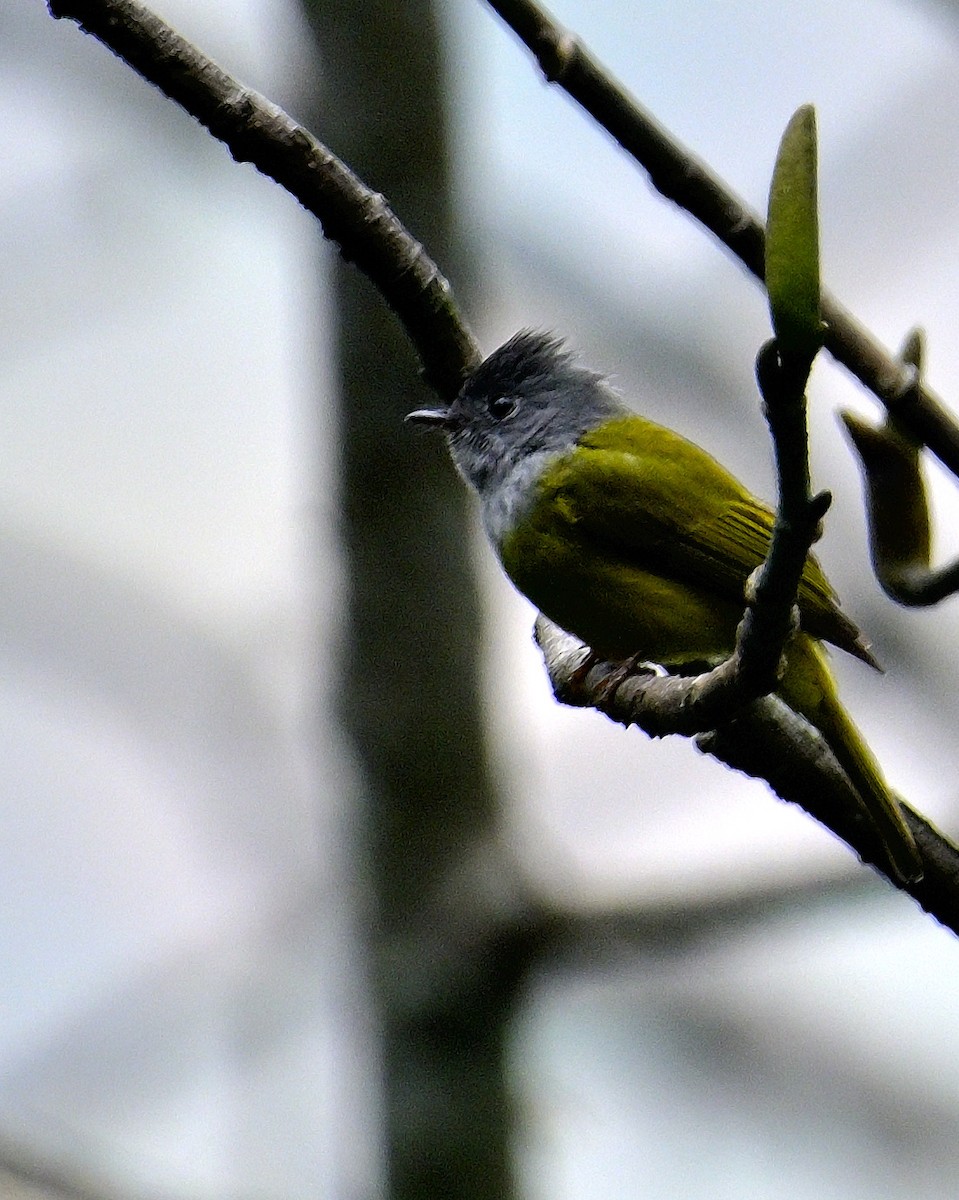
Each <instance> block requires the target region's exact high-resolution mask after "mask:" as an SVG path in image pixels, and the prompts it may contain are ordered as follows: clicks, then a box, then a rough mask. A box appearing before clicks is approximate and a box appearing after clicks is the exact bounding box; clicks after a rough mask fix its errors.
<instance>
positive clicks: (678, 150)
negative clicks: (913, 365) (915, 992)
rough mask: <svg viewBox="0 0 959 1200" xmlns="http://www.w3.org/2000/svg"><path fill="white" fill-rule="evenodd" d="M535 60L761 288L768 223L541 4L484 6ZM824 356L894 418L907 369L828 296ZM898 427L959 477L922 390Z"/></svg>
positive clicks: (950, 445)
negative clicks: (926, 447)
mask: <svg viewBox="0 0 959 1200" xmlns="http://www.w3.org/2000/svg"><path fill="white" fill-rule="evenodd" d="M487 3H488V4H489V5H490V7H491V8H492V9H494V10H495V12H497V13H498V14H499V15H500V17H502V19H503V20H504V21H505V22H506V24H507V25H509V27H510V28H511V29H512V30H513V31H514V32H515V33H516V34H517V35H518V36H519V38H520V39H521V41H523V42H524V43H525V44H526V46H527V47H528V48H529V49H530V50H531V51H532V53H533V55H534V56H535V58H536V60H537V62H538V64H539V66H540V69H541V70H542V72H543V75H544V76H545V77H546V79H547V80H548V81H549V82H550V83H557V84H559V86H560V87H562V88H563V89H564V90H565V91H566V92H567V93H568V94H569V95H570V96H571V97H572V98H573V99H574V100H576V102H577V103H578V104H580V105H581V106H582V107H583V108H584V109H585V110H586V112H588V113H589V114H590V116H592V117H593V118H594V119H595V120H596V121H597V122H598V123H599V124H600V125H601V126H602V127H603V128H604V129H605V130H606V131H607V132H608V133H610V134H611V135H612V136H613V137H614V138H615V140H616V141H617V142H618V143H619V144H620V145H621V146H622V147H623V149H624V150H625V151H626V152H627V153H628V154H630V155H632V157H633V158H634V159H635V160H636V161H637V162H638V163H639V164H640V165H641V166H642V167H644V168H645V170H646V171H647V172H648V174H649V178H650V182H651V183H652V185H653V187H655V188H656V190H657V191H658V192H660V193H661V194H662V195H663V196H665V197H666V199H668V200H672V201H673V202H674V203H675V204H678V205H679V206H680V207H681V208H683V209H684V210H685V211H686V212H688V213H689V214H690V215H691V216H693V217H695V218H696V220H698V221H699V222H700V224H702V225H704V226H705V227H706V228H707V229H709V230H710V231H711V232H712V233H713V234H715V236H716V237H717V238H718V239H719V240H720V241H721V242H722V243H723V244H724V245H725V246H727V247H728V248H729V249H730V250H731V251H732V252H733V253H734V254H735V255H736V256H737V258H739V259H740V261H741V262H742V263H743V264H744V265H745V266H746V267H747V269H748V270H749V271H751V272H752V274H753V275H755V276H756V278H757V279H758V280H759V281H760V283H762V281H763V274H764V263H763V260H764V252H763V242H764V231H763V226H762V222H761V221H760V220H759V218H758V217H757V216H756V215H755V213H753V212H752V211H751V210H750V209H749V208H748V207H747V206H746V205H745V204H744V203H743V201H742V200H740V199H739V197H738V196H736V195H735V193H734V192H733V191H732V190H731V189H730V188H729V187H728V186H727V185H726V184H725V183H724V182H723V181H722V180H721V179H720V178H719V177H718V176H717V175H715V174H714V173H713V172H712V171H711V170H710V169H709V168H708V167H707V166H706V165H705V164H704V163H703V162H701V161H700V160H699V159H698V158H697V157H696V156H695V155H694V154H692V153H691V152H690V151H689V150H688V149H687V148H686V147H685V146H683V145H682V143H681V142H679V141H678V140H677V139H676V138H675V137H673V135H672V134H671V133H670V132H669V131H668V130H667V129H665V128H664V127H663V126H662V125H661V124H660V123H659V122H658V121H657V120H656V119H655V117H653V115H652V114H651V113H650V112H648V111H647V110H646V109H645V108H643V106H642V105H641V104H640V103H639V101H638V100H636V99H635V97H634V96H632V95H631V94H630V93H629V92H628V91H627V90H626V89H625V88H624V87H623V86H622V84H621V83H619V82H618V81H617V80H616V79H615V78H614V77H613V75H612V74H611V73H610V72H609V71H607V70H606V69H605V68H604V67H603V66H602V64H601V63H599V62H598V61H597V60H596V59H595V58H594V57H593V56H592V55H591V54H590V52H589V51H588V50H587V49H586V47H585V46H584V45H583V44H582V42H580V41H579V39H578V38H576V37H575V36H574V35H572V34H571V33H569V32H568V31H567V30H565V29H563V28H562V26H560V25H559V24H558V22H556V21H555V20H554V19H553V17H552V16H551V15H550V14H549V13H548V12H547V11H546V10H545V9H544V8H543V7H542V6H541V5H539V4H537V3H536V2H535V0H487ZM822 317H823V320H824V322H825V324H826V331H825V348H826V349H827V350H828V351H829V353H830V354H831V355H832V356H833V358H835V359H836V361H837V362H840V363H842V365H843V366H844V367H846V368H847V369H848V370H849V371H850V372H851V373H852V374H853V375H855V376H856V378H857V379H859V380H860V382H861V383H863V384H864V385H865V386H866V387H867V388H868V389H869V390H870V391H871V392H873V393H874V394H875V395H876V396H877V397H878V398H879V399H880V400H881V401H882V402H883V404H885V405H886V407H887V408H889V409H890V411H893V410H895V408H896V405H897V404H898V403H899V402H900V400H901V397H902V395H903V392H904V389H905V388H906V387H907V385H908V382H909V379H908V375H907V374H906V369H905V368H904V366H903V364H902V363H901V362H899V361H898V360H897V359H896V358H895V357H893V356H892V355H890V354H889V353H888V352H887V351H886V350H885V349H884V347H883V346H882V345H881V344H880V343H879V342H878V341H877V340H876V339H875V338H874V337H873V336H872V334H871V333H869V331H868V330H867V329H865V327H864V326H862V325H861V324H860V323H859V322H858V321H857V320H856V319H855V317H853V316H852V314H851V313H850V312H849V311H848V310H847V309H846V308H844V307H843V305H841V304H840V303H839V301H838V300H836V299H835V298H834V297H833V296H830V295H829V294H828V293H827V292H824V293H823V296H822ZM902 421H903V423H904V424H906V425H908V428H909V429H910V431H911V432H912V433H913V435H914V436H915V437H916V438H917V439H919V440H920V441H921V442H922V443H923V444H924V445H926V446H928V447H929V449H930V450H931V451H932V453H933V454H935V455H936V456H937V458H939V459H940V460H941V462H942V463H943V464H944V465H945V466H946V467H948V468H949V470H950V471H951V472H952V473H953V475H955V476H957V477H959V424H957V422H956V421H955V419H954V418H953V416H952V415H951V413H950V412H949V411H948V409H947V408H946V407H945V405H944V404H943V402H942V400H941V399H940V397H939V396H937V395H936V393H935V392H933V391H932V390H931V389H930V388H929V387H927V386H925V385H923V388H922V391H921V394H920V396H919V397H918V400H917V401H916V403H914V404H911V405H910V406H909V410H908V412H906V411H903V413H902Z"/></svg>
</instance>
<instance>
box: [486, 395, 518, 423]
mask: <svg viewBox="0 0 959 1200" xmlns="http://www.w3.org/2000/svg"><path fill="white" fill-rule="evenodd" d="M488 407H489V415H490V416H491V417H492V418H493V420H494V421H505V420H506V418H507V417H511V416H512V415H513V413H514V412H516V410H517V408H519V404H518V402H517V401H516V400H515V399H514V398H513V397H512V396H494V397H493V399H492V400H490V402H489V405H488Z"/></svg>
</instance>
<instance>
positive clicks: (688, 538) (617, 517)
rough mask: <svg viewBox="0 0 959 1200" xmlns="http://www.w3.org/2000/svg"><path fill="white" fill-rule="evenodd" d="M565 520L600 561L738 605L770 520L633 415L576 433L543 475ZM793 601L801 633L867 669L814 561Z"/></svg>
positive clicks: (695, 451)
mask: <svg viewBox="0 0 959 1200" xmlns="http://www.w3.org/2000/svg"><path fill="white" fill-rule="evenodd" d="M546 486H547V487H548V488H549V490H550V491H554V492H555V495H554V497H553V502H554V503H555V505H556V506H557V509H558V511H560V512H561V513H562V514H563V517H564V519H565V520H566V521H567V522H569V523H570V524H571V525H572V526H573V527H575V529H577V530H578V531H579V533H580V535H581V536H585V537H587V538H588V539H589V540H590V541H591V543H592V544H594V545H597V544H598V545H601V546H602V547H604V548H605V551H606V553H607V554H609V555H611V556H613V557H615V558H618V559H621V560H625V561H628V562H632V563H634V564H636V565H637V566H641V567H642V568H643V569H644V570H647V571H655V572H657V573H661V574H662V575H663V576H665V577H666V578H669V579H674V580H677V581H682V582H684V583H688V584H691V585H693V586H696V587H697V588H699V589H701V590H703V591H706V592H707V593H711V594H714V595H716V596H717V597H719V596H721V597H723V598H725V599H732V600H735V601H736V602H741V601H742V600H743V599H744V588H745V583H746V579H747V578H748V576H749V574H750V573H751V572H752V571H754V570H755V569H756V567H758V566H759V565H760V563H761V562H762V561H763V559H764V558H765V557H766V554H767V552H768V550H769V544H770V540H771V538H772V529H773V523H774V515H773V512H772V510H771V509H770V508H768V507H767V506H766V505H765V504H763V503H762V502H761V501H759V500H757V499H755V497H753V496H752V495H751V494H750V493H749V492H748V491H747V490H746V489H745V488H744V487H743V485H742V484H741V483H740V482H739V481H738V480H737V479H736V478H735V477H734V476H733V475H731V474H730V473H729V472H728V471H727V470H726V469H725V468H724V467H722V466H721V465H720V464H719V463H718V462H717V461H716V460H715V459H714V458H712V456H711V455H709V454H707V453H706V451H704V450H702V449H701V448H700V447H699V446H697V445H695V444H694V443H693V442H690V441H688V440H687V439H686V438H683V437H682V436H681V435H679V434H677V433H674V432H673V431H672V430H669V429H665V428H663V427H662V426H660V425H656V424H655V423H653V422H651V421H647V420H645V419H644V418H642V417H638V416H628V417H624V418H621V419H619V420H616V421H614V422H608V423H607V424H606V425H605V426H603V427H601V429H600V430H598V431H595V432H593V433H589V434H586V435H584V436H583V437H582V438H581V439H580V442H579V445H578V446H577V449H576V450H575V451H574V452H573V453H572V454H570V455H568V456H566V457H564V458H563V459H561V460H560V461H559V462H558V463H557V464H556V465H555V467H554V468H553V469H552V470H551V471H550V472H549V478H548V480H547V481H546ZM797 602H798V605H799V610H800V616H801V620H802V624H803V626H804V628H806V629H808V631H809V632H810V633H812V634H813V635H814V636H816V637H821V638H825V639H826V640H828V641H831V642H833V643H834V644H835V645H837V646H840V647H841V648H842V649H844V650H848V651H849V652H850V653H852V654H855V655H856V656H857V657H859V658H862V659H863V660H864V661H867V662H870V661H873V660H872V659H871V656H870V655H869V651H868V648H867V646H866V644H865V643H864V642H863V641H862V639H861V637H860V635H859V631H858V630H857V629H856V627H855V625H853V623H852V622H851V621H850V620H849V619H848V618H847V617H846V616H845V615H844V614H843V613H842V612H840V610H839V607H838V603H837V598H836V594H835V592H834V590H833V588H832V587H831V585H830V584H829V581H828V580H827V579H826V576H825V574H824V573H823V571H822V568H821V567H820V566H819V563H818V562H817V561H816V559H815V558H814V557H813V556H812V555H810V556H809V558H808V559H807V560H806V566H805V569H804V571H803V576H802V580H801V582H800V585H799V591H798V597H797Z"/></svg>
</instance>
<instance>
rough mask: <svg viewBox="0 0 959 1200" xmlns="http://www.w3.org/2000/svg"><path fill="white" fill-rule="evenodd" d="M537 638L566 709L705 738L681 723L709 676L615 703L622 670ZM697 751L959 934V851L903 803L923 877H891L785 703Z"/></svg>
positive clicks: (655, 684) (758, 703)
mask: <svg viewBox="0 0 959 1200" xmlns="http://www.w3.org/2000/svg"><path fill="white" fill-rule="evenodd" d="M536 638H537V641H538V642H539V645H540V647H541V649H542V651H543V656H544V658H545V660H546V668H547V671H548V672H549V678H550V683H551V684H552V687H553V692H554V695H555V696H556V698H557V699H558V700H559V701H560V702H561V703H564V704H571V705H573V706H578V707H593V708H598V709H599V710H600V711H601V712H603V713H605V714H606V716H608V717H609V718H610V719H611V720H613V721H616V722H617V723H619V724H621V725H625V726H629V725H637V726H639V728H641V729H643V730H644V731H645V732H646V733H648V734H649V735H650V736H651V737H661V736H663V735H665V734H667V733H674V732H675V733H685V734H690V733H693V732H695V731H696V726H695V724H689V725H687V724H684V722H683V720H682V717H681V714H682V711H683V703H684V697H685V696H689V695H690V694H692V695H695V691H696V688H697V687H701V686H704V685H703V684H702V682H701V681H702V680H705V679H708V676H701V677H699V678H698V679H683V678H680V677H677V676H665V677H663V676H657V675H654V674H653V673H652V672H650V673H649V674H647V675H646V676H644V677H642V678H636V677H630V679H629V680H628V681H627V682H626V683H624V684H622V685H621V686H619V687H617V688H616V689H615V692H614V693H613V694H608V693H607V691H606V685H607V683H608V680H609V677H610V673H611V671H615V670H616V667H615V666H614V665H613V664H609V663H596V662H595V660H592V661H588V660H589V651H588V650H587V649H586V647H584V646H583V645H582V643H580V642H578V641H577V640H576V638H574V637H572V636H571V635H570V634H568V633H565V632H563V631H562V630H561V629H559V628H558V627H557V626H555V625H552V624H551V623H550V622H548V621H547V620H546V619H545V618H544V617H542V616H541V617H539V618H538V619H537V623H536ZM724 665H725V664H724ZM584 670H585V674H584ZM710 674H713V673H712V672H711V673H710ZM597 701H598V702H597ZM674 714H678V715H677V719H676V720H674V721H671V720H667V718H670V717H672V716H673V715H674ZM696 744H697V746H698V747H699V749H700V750H702V751H703V752H704V753H707V754H710V755H712V756H713V758H716V759H718V760H719V761H720V762H722V763H725V764H726V765H727V766H729V767H732V768H734V769H735V770H737V771H741V772H743V773H744V774H745V775H749V776H751V777H752V778H754V779H762V780H764V781H765V782H766V783H768V784H769V786H770V787H771V788H772V790H773V791H774V792H775V793H776V795H778V796H779V797H780V798H781V799H783V800H786V801H788V802H790V803H792V804H797V805H799V807H800V808H802V809H804V810H805V811H806V812H807V813H809V814H810V816H812V817H815V819H816V820H817V821H819V822H820V824H822V825H824V826H825V827H826V828H827V829H830V830H831V831H832V832H833V833H835V834H836V835H837V837H840V838H842V840H843V841H844V842H846V844H847V845H848V846H850V847H851V848H852V849H853V850H854V851H855V852H856V854H858V856H859V857H860V859H861V860H862V861H863V862H864V863H867V864H868V865H870V866H872V867H873V868H875V869H876V870H877V871H879V872H881V873H882V874H883V875H885V876H886V877H887V878H889V879H890V882H892V883H893V884H895V886H896V887H898V888H900V889H901V890H902V891H904V892H907V893H908V894H909V895H911V896H912V897H913V898H914V899H915V900H916V901H917V902H918V903H919V904H920V905H921V907H922V908H924V909H925V911H926V912H928V913H929V914H930V915H931V916H933V917H935V918H936V920H938V921H939V922H941V924H943V925H945V926H946V928H948V929H951V930H952V931H953V932H954V933H957V934H959V850H957V849H956V847H955V846H953V845H952V844H951V843H950V842H949V841H948V840H947V839H946V838H945V837H943V835H942V834H941V833H940V832H939V831H938V830H937V829H936V828H935V827H934V826H933V825H931V824H930V823H929V822H928V821H927V820H926V819H925V818H924V817H922V816H921V815H920V814H919V813H917V812H916V811H915V810H914V809H912V808H910V807H909V806H908V805H907V804H902V806H901V807H902V811H903V814H904V816H905V819H906V823H907V824H908V826H909V829H910V830H911V832H912V835H913V837H914V838H915V841H916V846H917V849H918V852H919V857H920V859H921V861H922V868H923V877H922V879H921V881H919V882H918V883H915V882H909V883H904V882H903V881H902V880H900V879H898V878H895V877H893V876H891V875H890V874H889V869H890V868H889V856H888V853H887V852H886V850H885V849H884V847H883V845H882V843H881V841H880V839H879V837H878V835H877V833H876V829H875V826H874V825H873V823H872V821H871V820H869V818H868V817H867V815H866V813H865V811H864V809H863V807H862V804H861V802H860V800H859V797H858V795H857V794H856V792H855V789H854V788H853V787H852V786H851V784H850V783H849V780H848V779H847V778H846V775H845V773H844V772H843V770H842V768H841V767H840V766H839V764H838V762H836V760H835V758H834V757H833V755H832V752H831V751H830V750H829V747H828V746H827V745H826V742H825V740H824V739H823V738H822V737H821V736H820V735H819V734H818V733H817V731H816V730H815V729H813V727H812V726H811V725H810V724H809V723H808V722H807V721H805V720H804V719H803V718H802V717H800V716H798V715H797V714H796V713H794V712H793V711H792V710H791V709H789V708H788V707H787V706H786V704H785V703H783V701H781V700H780V699H779V698H778V697H777V696H765V697H763V698H761V699H759V700H754V701H753V702H752V703H750V704H747V705H746V706H745V707H743V708H742V709H741V710H740V711H739V712H738V714H737V715H736V716H735V717H734V718H733V719H731V720H729V719H727V721H726V722H725V723H724V724H723V725H722V726H721V728H718V729H712V730H710V731H709V732H706V733H700V735H699V736H698V737H697V738H696Z"/></svg>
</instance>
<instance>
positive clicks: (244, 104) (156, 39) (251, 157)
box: [49, 0, 480, 399]
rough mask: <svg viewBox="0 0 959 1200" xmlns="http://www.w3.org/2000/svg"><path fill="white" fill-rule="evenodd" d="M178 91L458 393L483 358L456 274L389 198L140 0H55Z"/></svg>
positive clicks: (60, 10) (426, 366)
mask: <svg viewBox="0 0 959 1200" xmlns="http://www.w3.org/2000/svg"><path fill="white" fill-rule="evenodd" d="M49 8H50V12H51V14H52V15H53V16H54V17H58V18H59V17H65V18H70V19H71V20H74V21H76V22H78V24H79V25H80V26H81V28H82V29H84V30H85V32H87V33H89V34H92V35H93V36H94V37H96V38H98V39H99V40H100V41H101V42H103V43H104V45H106V46H108V47H109V48H110V49H111V50H112V51H113V52H114V54H116V55H118V56H119V57H120V58H122V59H123V60H124V61H125V62H127V63H128V64H129V65H130V66H131V67H133V69H134V70H136V71H138V72H139V73H140V74H141V75H142V76H143V77H144V79H147V80H149V82H150V83H153V84H155V85H156V86H157V87H158V88H159V89H160V90H161V91H162V92H163V93H164V94H165V95H167V96H169V97H170V99H171V100H175V101H176V102H177V104H179V105H181V106H182V107H183V108H184V109H185V110H186V111H187V112H188V113H189V114H190V115H191V116H192V117H194V118H195V119H196V120H197V121H199V122H200V124H201V125H203V126H204V127H205V128H206V129H208V130H209V132H210V133H212V134H213V136H214V137H216V138H218V139H219V140H220V141H222V142H223V143H224V144H225V145H226V146H227V147H228V148H229V150H230V153H231V154H232V155H233V157H234V158H235V159H236V160H237V161H238V162H249V163H252V164H253V165H254V166H255V167H256V168H257V170H259V171H262V172H263V174H264V175H268V176H269V177H270V178H271V179H274V180H276V182H277V183H279V184H280V185H281V186H282V187H284V188H286V190H287V191H288V192H290V193H291V194H292V195H293V196H295V197H296V198H297V200H299V202H300V203H301V204H302V205H303V207H304V208H306V209H307V210H308V211H309V212H311V213H313V215H314V216H315V217H317V218H318V219H319V221H320V223H321V224H322V226H323V231H324V233H325V234H326V236H327V237H328V238H329V239H330V240H331V241H333V242H335V243H336V244H337V245H338V246H339V249H340V253H341V254H342V255H343V257H344V258H345V259H346V260H347V261H350V262H353V263H355V264H356V266H357V267H358V268H359V269H360V270H361V271H362V272H363V273H364V274H365V275H367V276H368V277H369V279H370V280H371V281H372V282H373V283H374V284H375V286H376V287H377V288H378V289H379V291H380V292H381V294H382V296H383V298H384V300H385V301H386V303H387V304H388V305H389V306H390V307H391V308H392V309H393V311H394V312H395V313H396V315H397V316H398V317H399V319H400V321H402V323H403V325H404V326H405V328H406V331H407V333H408V334H409V337H410V340H411V341H412V342H413V345H414V346H415V348H416V350H417V352H418V354H419V356H420V360H421V362H422V363H423V374H424V376H425V378H426V381H427V382H428V383H429V384H430V385H431V386H432V387H433V388H434V389H435V390H436V391H437V392H438V393H439V394H440V395H441V396H443V397H445V398H447V399H449V398H451V397H452V396H454V395H455V394H456V392H457V391H458V390H459V387H460V385H461V383H462V381H463V378H464V377H465V375H466V374H467V373H468V371H469V370H471V369H472V368H473V367H475V366H476V365H477V363H478V362H479V359H480V354H479V349H478V346H477V344H476V341H475V339H474V338H473V336H472V334H471V333H470V331H469V329H468V328H467V326H466V324H465V322H464V321H463V318H462V317H461V316H460V314H459V312H458V310H457V307H456V305H455V303H454V301H453V297H452V293H451V290H450V286H449V283H448V282H447V280H446V279H445V278H444V276H443V275H442V273H441V272H440V270H439V268H438V267H437V265H436V263H434V262H433V260H432V259H431V258H430V256H429V255H428V254H427V252H426V251H425V250H424V248H423V247H422V246H421V245H420V244H419V242H417V241H416V239H415V238H414V237H413V236H412V235H411V234H410V233H409V232H408V231H407V230H406V229H405V228H404V226H403V225H402V223H401V222H400V221H399V219H398V218H397V217H396V216H395V214H394V213H393V212H392V211H391V210H390V208H389V206H388V205H387V203H386V201H385V200H384V198H383V197H382V196H381V195H379V194H378V193H377V192H374V191H372V190H371V189H370V188H368V187H367V186H366V184H365V183H364V182H363V181H362V180H361V179H360V178H359V177H358V176H357V175H356V174H355V173H354V172H353V171H351V170H350V168H349V167H348V166H347V165H346V164H345V163H343V162H342V161H341V160H340V159H338V158H337V157H336V155H335V154H333V153H332V152H331V151H330V150H328V149H327V147H326V146H324V145H323V144H322V143H321V142H319V141H318V140H317V139H316V138H315V137H314V136H313V134H311V133H310V132H309V131H308V130H307V129H305V128H304V127H303V126H302V125H300V124H299V123H298V122H296V121H294V120H293V118H292V117H290V116H288V115H287V114H286V113H285V112H283V110H282V109H281V108H278V107H277V105H275V104H273V103H271V102H270V101H269V100H267V99H266V98H265V97H263V96H261V95H260V94H259V93H257V92H255V91H253V90H252V89H250V88H247V87H244V85H243V84H241V83H239V82H238V81H237V80H236V79H234V78H233V77H232V76H231V75H229V74H228V73H227V72H226V71H224V70H223V69H222V68H221V67H219V66H218V65H217V64H216V63H214V62H213V61H212V60H211V59H209V58H208V57H207V56H206V55H205V54H203V53H202V52H201V51H200V50H199V49H198V48H197V47H196V46H194V45H192V44H191V43H190V42H188V41H187V40H186V39H185V38H183V37H181V35H180V34H179V33H177V32H176V30H174V29H173V28H171V27H170V26H169V25H168V24H167V23H166V22H165V21H163V20H162V19H161V18H160V17H158V16H156V15H155V14H153V13H151V12H150V11H149V9H147V8H145V7H144V6H143V5H142V4H139V3H137V0H50V3H49Z"/></svg>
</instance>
